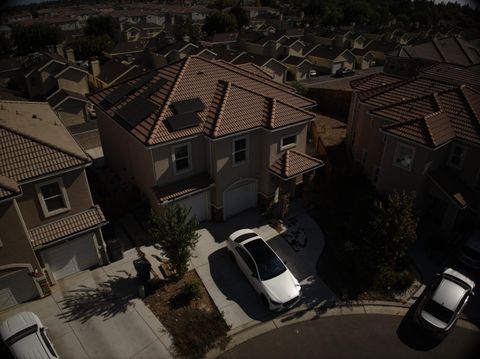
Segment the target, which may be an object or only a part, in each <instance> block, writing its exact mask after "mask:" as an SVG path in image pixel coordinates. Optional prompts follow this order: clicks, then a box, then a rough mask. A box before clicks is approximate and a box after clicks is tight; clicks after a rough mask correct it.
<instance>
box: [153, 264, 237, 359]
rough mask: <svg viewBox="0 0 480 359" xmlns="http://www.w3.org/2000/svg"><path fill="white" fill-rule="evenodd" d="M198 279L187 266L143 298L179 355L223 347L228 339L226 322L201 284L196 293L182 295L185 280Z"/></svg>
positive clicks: (199, 354)
mask: <svg viewBox="0 0 480 359" xmlns="http://www.w3.org/2000/svg"><path fill="white" fill-rule="evenodd" d="M191 282H199V283H200V284H201V283H202V282H201V280H200V278H199V277H198V275H197V273H196V272H195V271H194V270H191V271H189V272H187V273H186V274H185V276H184V277H183V278H182V279H181V280H179V281H177V282H174V281H163V282H160V283H159V284H158V286H157V289H156V290H154V291H153V292H152V293H151V294H149V295H148V296H147V297H146V298H145V299H144V302H145V304H146V305H147V306H148V307H149V308H150V310H151V311H152V312H153V313H154V314H155V316H156V317H157V318H158V319H159V320H160V322H161V323H162V324H163V325H164V326H165V328H166V329H167V331H168V332H169V333H170V335H171V337H172V341H173V344H174V347H175V348H174V354H175V355H176V356H177V357H181V358H201V357H204V356H205V354H206V353H207V352H208V351H209V350H210V349H213V348H214V347H220V348H224V347H225V346H226V344H227V343H228V341H229V337H228V335H227V333H228V331H229V329H230V328H229V327H228V325H227V324H226V323H225V320H224V319H223V317H222V315H221V314H220V313H219V312H218V309H217V307H216V306H215V303H213V301H212V299H211V298H210V296H209V294H208V293H207V291H206V289H205V287H204V286H203V284H201V285H200V288H201V290H200V292H201V293H200V296H199V298H197V299H192V300H189V299H188V298H186V297H185V296H184V293H183V288H184V286H185V284H187V283H191Z"/></svg>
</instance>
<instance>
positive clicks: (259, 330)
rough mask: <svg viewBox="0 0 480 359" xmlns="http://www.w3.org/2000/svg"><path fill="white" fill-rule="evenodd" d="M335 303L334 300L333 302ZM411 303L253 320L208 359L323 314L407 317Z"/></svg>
mask: <svg viewBox="0 0 480 359" xmlns="http://www.w3.org/2000/svg"><path fill="white" fill-rule="evenodd" d="M332 304H333V305H335V304H334V303H332ZM410 306H411V305H410V304H407V303H399V302H388V301H368V300H365V301H355V302H352V303H348V304H343V303H342V304H340V305H339V306H332V305H330V306H328V305H319V306H316V307H314V308H297V309H294V310H292V311H289V312H287V313H284V314H282V315H280V316H278V317H277V318H275V319H272V320H269V321H266V322H260V323H259V322H257V321H252V322H250V323H247V324H246V325H245V326H243V327H239V328H236V329H234V330H232V331H230V333H229V335H230V337H231V341H230V343H229V344H228V345H227V347H226V348H225V349H223V350H220V349H218V348H215V349H213V350H211V351H210V352H208V353H207V355H206V358H207V359H213V358H216V357H217V356H219V355H220V354H222V353H224V352H226V351H228V350H230V349H232V348H234V347H236V346H237V345H239V344H242V343H244V342H246V341H247V340H249V339H251V338H254V337H256V336H258V335H261V334H264V333H267V332H269V331H272V330H275V329H279V328H282V327H285V326H288V325H292V324H297V323H301V322H305V321H308V320H315V319H319V318H322V317H329V316H336V315H352V314H383V315H397V316H404V315H405V314H406V313H407V312H408V310H409V309H410ZM456 325H457V326H459V327H461V328H465V329H469V330H474V331H478V332H480V329H479V328H478V327H477V326H476V325H475V324H473V323H471V322H470V321H468V320H467V319H465V318H460V319H459V320H458V322H457V324H456Z"/></svg>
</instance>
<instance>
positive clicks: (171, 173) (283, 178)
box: [90, 56, 323, 220]
mask: <svg viewBox="0 0 480 359" xmlns="http://www.w3.org/2000/svg"><path fill="white" fill-rule="evenodd" d="M90 100H91V101H92V102H93V103H94V104H95V106H96V108H97V111H96V112H97V118H98V125H99V129H100V135H101V139H102V145H103V149H104V153H105V158H106V160H107V163H108V165H109V166H110V167H111V168H112V169H113V170H114V171H115V172H117V173H118V174H119V175H121V176H123V177H124V178H126V179H128V180H129V181H133V183H134V184H136V186H137V187H138V188H139V189H140V191H141V192H142V193H143V195H144V197H145V198H146V199H148V202H149V203H150V205H151V207H152V208H154V209H155V210H157V211H158V210H161V208H162V206H164V205H165V204H167V203H170V202H177V203H181V204H183V205H185V206H187V207H190V208H191V211H192V212H191V213H192V214H195V215H196V216H197V217H198V219H199V220H207V219H210V218H212V217H213V218H215V219H216V220H224V219H226V218H229V217H231V216H233V215H235V214H236V213H239V212H240V211H242V210H245V209H247V208H251V207H255V206H257V204H261V205H266V204H267V203H270V202H271V201H272V200H275V198H276V197H278V191H279V188H280V189H281V190H282V191H284V192H283V193H292V194H294V193H295V191H296V189H297V188H296V185H298V184H300V183H302V182H303V181H306V183H308V181H310V180H311V176H309V174H312V173H313V171H315V170H316V169H317V168H319V167H321V166H322V165H323V164H322V162H321V161H320V160H318V159H316V158H313V157H310V156H308V155H306V154H305V150H306V142H307V127H308V124H309V123H310V122H311V121H312V119H313V118H314V114H313V113H311V112H309V111H307V110H306V109H307V108H310V107H312V106H314V102H313V101H311V100H309V99H307V98H305V97H302V96H299V95H297V94H296V93H295V92H294V89H293V88H291V87H289V86H285V85H282V84H279V83H277V82H275V81H273V80H272V79H269V78H268V76H265V75H263V76H259V75H257V74H256V73H253V72H251V71H248V70H246V69H245V68H241V67H238V66H235V65H232V64H230V63H226V62H224V61H219V60H217V61H209V60H207V59H204V58H202V57H197V56H190V57H188V58H186V59H183V60H181V61H178V62H176V63H173V64H170V65H167V66H165V67H162V68H159V69H157V70H155V71H151V72H149V73H148V74H146V75H144V76H141V77H137V78H135V79H131V80H128V81H125V82H123V83H121V84H118V85H116V86H113V87H111V88H108V89H104V90H102V91H99V92H97V93H95V94H92V95H90ZM276 192H277V196H276V195H275V194H276Z"/></svg>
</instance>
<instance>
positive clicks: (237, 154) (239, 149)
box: [233, 137, 248, 166]
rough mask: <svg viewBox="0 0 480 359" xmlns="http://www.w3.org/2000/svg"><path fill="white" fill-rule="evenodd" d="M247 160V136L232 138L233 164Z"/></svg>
mask: <svg viewBox="0 0 480 359" xmlns="http://www.w3.org/2000/svg"><path fill="white" fill-rule="evenodd" d="M247 161H248V138H247V137H241V138H237V139H235V140H233V165H234V166H236V165H240V164H242V163H245V162H247Z"/></svg>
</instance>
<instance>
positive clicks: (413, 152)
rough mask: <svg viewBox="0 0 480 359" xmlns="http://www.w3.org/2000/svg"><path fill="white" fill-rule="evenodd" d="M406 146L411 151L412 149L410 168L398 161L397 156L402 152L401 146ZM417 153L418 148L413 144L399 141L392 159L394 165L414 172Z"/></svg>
mask: <svg viewBox="0 0 480 359" xmlns="http://www.w3.org/2000/svg"><path fill="white" fill-rule="evenodd" d="M402 147H403V148H406V149H408V150H410V151H412V162H411V163H410V166H409V167H408V168H406V167H404V166H402V165H400V164H399V163H398V162H397V158H398V156H399V153H400V150H401V148H402ZM416 153H417V149H416V148H415V147H413V146H410V145H407V144H405V143H403V142H397V145H396V146H395V152H394V153H393V161H392V165H393V166H395V167H397V168H400V169H402V170H404V171H407V172H412V169H413V164H414V162H415V155H416Z"/></svg>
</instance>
